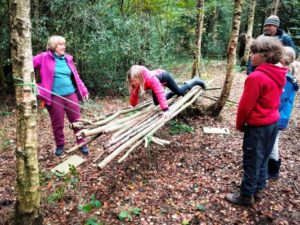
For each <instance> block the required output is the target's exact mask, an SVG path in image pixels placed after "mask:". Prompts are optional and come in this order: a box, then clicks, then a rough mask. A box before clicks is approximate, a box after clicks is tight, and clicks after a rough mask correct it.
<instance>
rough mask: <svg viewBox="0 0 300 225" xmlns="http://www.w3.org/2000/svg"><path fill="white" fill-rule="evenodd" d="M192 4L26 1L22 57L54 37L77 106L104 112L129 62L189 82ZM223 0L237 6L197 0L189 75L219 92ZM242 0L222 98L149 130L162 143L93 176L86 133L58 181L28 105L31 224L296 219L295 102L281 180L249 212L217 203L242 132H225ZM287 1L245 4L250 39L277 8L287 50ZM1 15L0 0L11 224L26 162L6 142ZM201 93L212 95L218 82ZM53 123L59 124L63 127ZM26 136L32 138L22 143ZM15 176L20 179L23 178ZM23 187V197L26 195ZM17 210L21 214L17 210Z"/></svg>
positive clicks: (6, 65)
mask: <svg viewBox="0 0 300 225" xmlns="http://www.w3.org/2000/svg"><path fill="white" fill-rule="evenodd" d="M11 2H12V1H11ZM20 2H22V1H19V3H20ZM203 2H204V1H203V0H202V1H201V0H199V1H195V0H193V1H192V0H186V1H183V0H145V1H141V0H118V1H112V0H110V1H109V0H102V1H80V0H77V1H75V0H70V1H61V0H54V1H44V0H34V1H31V2H30V4H31V5H30V8H31V15H30V17H31V21H32V29H31V35H32V52H33V55H35V54H37V53H39V52H41V51H45V49H46V42H47V39H48V37H49V36H50V35H53V34H58V35H63V36H65V37H66V40H67V52H69V53H71V54H72V55H73V56H74V58H75V59H74V61H75V62H76V64H77V68H78V70H79V73H80V75H81V78H82V80H83V81H84V83H85V84H86V86H87V87H88V89H89V91H90V92H91V101H90V102H88V103H87V105H85V107H91V108H90V109H91V110H94V111H95V112H96V113H97V112H99V113H101V114H102V113H103V114H108V113H111V112H112V111H116V110H119V109H121V108H123V107H126V106H127V105H128V99H127V97H126V96H128V91H127V88H126V84H125V73H126V71H127V70H128V68H129V67H130V66H131V65H132V64H137V63H138V64H144V65H146V66H148V67H149V68H151V69H152V68H158V67H160V68H164V69H167V70H169V71H171V72H172V73H173V74H174V76H175V78H176V80H177V81H179V82H182V81H185V80H187V79H189V78H190V77H191V70H192V63H193V61H194V56H195V55H194V53H195V42H196V40H195V39H196V38H197V37H196V36H197V35H196V34H195V30H196V27H197V26H198V24H197V23H198V20H197V19H198V18H197V16H198V15H199V8H197V5H199V3H201V4H202V3H203ZM235 2H239V3H241V2H243V1H229V0H225V1H205V4H204V10H203V15H204V24H203V30H202V32H203V34H202V43H201V44H202V45H201V57H200V60H199V61H200V64H199V72H200V75H201V76H202V78H203V79H205V80H210V79H214V85H216V86H219V87H222V85H223V84H224V80H225V76H226V77H227V74H226V73H227V72H228V71H227V70H226V66H227V65H226V63H225V62H224V61H225V59H226V56H227V54H229V53H228V52H229V51H228V49H229V48H228V46H229V44H228V42H229V39H230V35H231V26H232V25H231V24H232V18H233V14H234V9H233V8H234V3H235ZM254 2H256V1H255V0H251V1H250V0H249V1H244V4H243V11H242V14H241V25H240V31H239V34H240V38H239V44H238V48H237V53H238V54H237V59H238V61H237V64H236V65H235V66H234V71H233V72H234V81H233V84H232V87H231V92H230V96H229V100H230V101H228V102H227V104H226V105H225V107H224V109H223V111H222V115H221V116H219V117H216V118H212V117H208V116H206V115H205V114H202V113H203V111H201V110H200V111H199V108H198V106H199V105H197V104H196V107H191V109H189V110H188V111H187V112H185V113H183V114H182V115H180V116H178V117H176V119H174V121H171V122H170V123H168V124H167V125H166V126H165V127H164V128H162V129H161V130H160V131H159V133H158V136H159V137H162V138H165V139H168V140H170V141H171V145H170V146H168V147H160V146H156V145H153V146H152V145H151V146H150V148H143V147H142V148H139V150H140V151H137V152H136V153H135V154H133V155H131V156H130V157H129V158H128V160H127V161H126V162H125V163H123V164H117V163H115V162H113V163H111V165H109V166H108V167H107V168H105V169H104V170H102V171H99V170H98V169H97V168H96V165H95V164H94V163H93V159H94V158H95V157H97V156H98V155H99V154H100V153H101V149H100V147H99V146H101V145H102V144H103V143H102V142H101V141H99V140H97V141H95V142H93V143H92V144H91V145H90V148H91V154H90V155H89V156H88V157H85V158H86V160H87V162H86V163H85V164H84V166H80V167H78V168H77V169H75V168H73V169H72V170H71V173H70V174H69V175H68V176H66V177H62V178H59V177H56V176H54V175H53V174H51V173H50V172H49V171H50V170H51V168H53V167H54V166H55V165H57V164H59V163H60V162H61V161H62V159H60V158H57V157H55V156H54V154H53V149H54V148H55V146H54V143H53V137H52V133H51V126H50V120H49V118H48V115H47V113H46V112H45V111H43V110H41V109H39V110H38V113H37V115H36V114H35V112H36V109H34V110H33V113H32V114H30V116H32V117H33V118H34V117H37V121H38V124H37V132H35V134H36V133H38V146H37V149H36V150H37V151H33V154H36V155H37V158H38V163H39V174H38V179H37V180H38V181H39V187H38V190H40V195H41V198H40V201H39V200H38V201H35V203H37V207H36V208H35V209H34V210H35V211H34V213H35V212H39V213H40V215H41V217H42V218H43V224H49V225H50V224H51V225H56V224H59V225H62V224H72V225H73V224H87V225H99V224H101V225H102V224H143V225H144V224H145V225H148V224H168V225H169V224H170V225H171V224H172V225H173V224H182V225H188V224H282V225H287V224H299V223H300V211H299V208H300V202H299V199H300V198H299V196H300V191H299V186H300V183H299V182H300V181H299V171H300V169H299V168H300V165H299V162H300V155H299V151H298V150H299V149H300V147H299V142H298V139H299V132H300V130H299V124H300V122H299V121H300V118H299V113H298V112H299V109H300V108H299V107H300V103H299V98H298V97H296V103H295V107H294V108H295V109H294V112H295V113H294V114H293V117H292V120H291V123H290V127H289V129H287V131H286V132H284V134H283V136H282V142H281V146H280V147H281V148H282V159H283V165H282V171H281V172H282V173H281V179H280V180H279V181H278V182H270V183H269V185H268V188H267V192H268V195H267V196H266V198H265V199H264V200H263V201H262V202H261V203H256V204H255V205H254V206H253V207H251V208H247V209H246V208H243V207H235V206H232V205H231V204H229V203H228V202H226V201H224V194H225V193H226V192H228V191H232V190H234V189H238V187H239V182H240V178H241V173H242V166H241V165H242V163H241V159H242V156H241V154H242V152H241V140H242V133H240V132H237V131H235V130H234V123H235V113H236V103H237V102H238V100H239V97H240V95H241V92H242V87H243V82H244V79H245V78H246V75H245V72H244V65H243V64H241V61H240V59H241V58H242V56H243V49H244V40H243V38H242V37H243V35H242V34H243V33H246V31H247V27H248V26H249V24H248V22H247V21H248V18H247V17H248V11H249V7H250V6H251V5H253V4H254ZM299 8H300V2H299V1H297V0H293V1H283V0H281V1H279V0H273V1H271V0H269V1H257V2H256V7H255V17H254V28H253V37H257V36H258V35H260V34H261V33H262V30H263V23H264V20H265V18H267V17H268V16H269V15H271V14H277V15H278V16H279V17H280V19H281V28H283V29H284V30H285V31H286V32H288V33H289V34H290V35H291V36H292V38H293V40H294V41H295V43H296V45H297V46H298V47H299V45H300V32H299V27H300V26H299V23H300V22H299V21H300V13H299ZM10 10H11V9H9V1H7V0H2V1H1V2H0V16H1V21H0V24H1V29H0V32H1V34H0V65H1V67H0V99H1V102H0V106H1V108H0V124H1V125H2V126H1V130H0V175H1V178H2V179H1V181H0V224H12V223H13V219H12V218H13V215H16V214H14V210H15V206H17V207H16V208H18V204H16V203H18V202H19V203H20V202H21V201H20V196H22V195H20V192H18V190H20V188H19V189H18V186H19V187H20V182H16V181H18V179H20V178H22V176H20V175H23V174H22V171H21V170H18V171H19V173H18V174H17V168H19V167H20V165H23V164H22V162H25V163H24V165H25V167H24V168H25V170H24V171H26V169H29V170H30V169H32V168H29V167H28V166H27V167H26V157H23V156H20V154H19V155H18V154H16V151H15V150H16V147H17V146H19V147H20V143H19V142H18V139H17V140H16V133H17V132H18V130H19V132H20V133H21V134H22V130H21V131H20V129H17V128H16V127H17V125H16V121H17V123H19V122H20V115H21V114H20V110H21V111H22V102H21V104H20V102H18V99H17V104H16V99H15V95H14V94H15V93H14V90H15V87H14V84H13V76H12V75H13V74H12V72H11V63H12V62H13V61H12V59H11V58H12V57H11V55H10V54H11V51H10V48H11V47H12V46H11V42H10V38H11V37H10V32H11V31H10V25H9V15H10V13H11V12H10ZM20 33H21V31H20ZM20 36H21V35H20ZM14 47H15V46H14ZM298 80H299V77H298ZM207 93H208V94H210V96H212V97H213V99H215V100H216V99H218V97H219V96H220V89H216V90H215V91H211V92H207ZM298 96H299V95H298ZM212 102H214V101H212ZM198 103H199V102H198ZM200 103H201V106H199V107H203V106H209V104H211V100H208V99H206V100H204V99H203V98H201V99H200ZM33 105H34V104H31V106H33ZM83 115H84V116H85V114H84V110H83ZM65 126H66V127H67V126H68V124H67V122H66V124H65ZM204 126H212V127H229V129H230V131H231V133H230V135H227V136H226V135H207V134H205V133H204V132H203V130H202V128H203V127H204ZM66 132H67V135H66V136H67V143H66V147H72V145H73V141H74V140H73V139H72V132H71V131H70V130H66ZM20 133H19V134H20ZM23 133H25V132H23ZM32 143H33V145H34V141H32ZM25 150H26V149H25ZM170 156H171V157H170ZM22 160H23V161H22ZM29 170H27V171H29ZM20 171H21V173H20ZM30 172H32V171H30ZM26 175H29V176H27V178H29V179H30V178H31V177H30V176H31V173H27V174H26ZM24 180H25V179H24ZM25 181H26V180H25ZM25 183H26V182H25ZM16 184H18V185H16ZM16 187H17V188H16ZM35 187H37V186H36V185H35ZM21 189H22V188H21ZM24 193H25V195H26V191H24V192H23V194H24ZM18 197H19V198H18ZM23 210H24V208H23ZM24 211H25V212H26V209H25V210H24ZM24 211H23V213H24ZM23 215H25V216H26V213H25V214H23ZM34 216H35V215H34ZM35 218H36V217H35ZM21 220H22V218H21ZM21 220H20V221H21ZM21 224H22V225H23V224H35V223H21Z"/></svg>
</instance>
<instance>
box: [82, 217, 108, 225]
mask: <svg viewBox="0 0 300 225" xmlns="http://www.w3.org/2000/svg"><path fill="white" fill-rule="evenodd" d="M84 225H104V224H103V223H101V222H100V223H99V222H97V219H96V218H95V217H90V218H88V220H87V221H86V223H85V224H84Z"/></svg>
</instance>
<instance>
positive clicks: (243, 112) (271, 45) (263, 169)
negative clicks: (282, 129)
mask: <svg viewBox="0 0 300 225" xmlns="http://www.w3.org/2000/svg"><path fill="white" fill-rule="evenodd" d="M282 49H283V48H282V44H281V43H280V41H278V40H276V39H275V38H273V37H259V38H258V39H256V40H254V41H253V43H252V45H251V61H252V64H253V65H254V66H256V69H255V71H254V72H252V73H251V74H250V75H249V76H248V77H247V79H246V81H245V86H244V91H243V94H242V97H241V99H240V102H239V106H238V111H237V118H236V128H237V129H238V130H240V131H243V132H244V140H243V169H244V174H243V178H242V183H241V187H240V191H239V192H237V193H232V194H227V195H226V197H225V198H226V200H228V201H229V202H231V203H233V204H238V205H244V206H250V205H252V204H253V203H254V200H256V201H259V200H261V199H262V190H263V189H264V188H265V187H266V180H267V165H268V158H269V155H270V153H271V151H272V148H273V145H274V142H275V138H276V134H277V121H278V119H279V116H280V115H279V111H278V107H279V103H280V95H281V93H282V90H283V86H284V84H285V74H286V73H287V69H286V68H284V67H281V66H278V65H275V64H277V63H278V62H279V61H280V59H281V57H282Z"/></svg>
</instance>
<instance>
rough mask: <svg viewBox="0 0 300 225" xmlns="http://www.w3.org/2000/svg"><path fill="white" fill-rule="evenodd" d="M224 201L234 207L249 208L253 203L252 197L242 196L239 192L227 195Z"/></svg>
mask: <svg viewBox="0 0 300 225" xmlns="http://www.w3.org/2000/svg"><path fill="white" fill-rule="evenodd" d="M225 199H226V200H227V201H229V202H231V203H233V204H235V205H243V206H251V205H252V204H253V203H254V200H253V197H252V196H251V197H248V196H243V195H242V194H241V193H240V192H236V193H230V194H227V195H226V196H225Z"/></svg>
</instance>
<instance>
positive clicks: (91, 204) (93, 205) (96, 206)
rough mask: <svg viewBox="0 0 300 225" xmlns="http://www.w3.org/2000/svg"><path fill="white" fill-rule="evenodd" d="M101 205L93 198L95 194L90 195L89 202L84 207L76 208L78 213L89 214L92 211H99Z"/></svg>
mask: <svg viewBox="0 0 300 225" xmlns="http://www.w3.org/2000/svg"><path fill="white" fill-rule="evenodd" d="M101 206H102V204H101V202H100V201H99V200H97V199H96V198H95V194H92V196H91V201H90V202H89V203H87V204H85V205H80V206H78V209H79V210H80V211H83V212H85V213H89V212H91V211H92V210H93V209H99V208H101Z"/></svg>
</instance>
